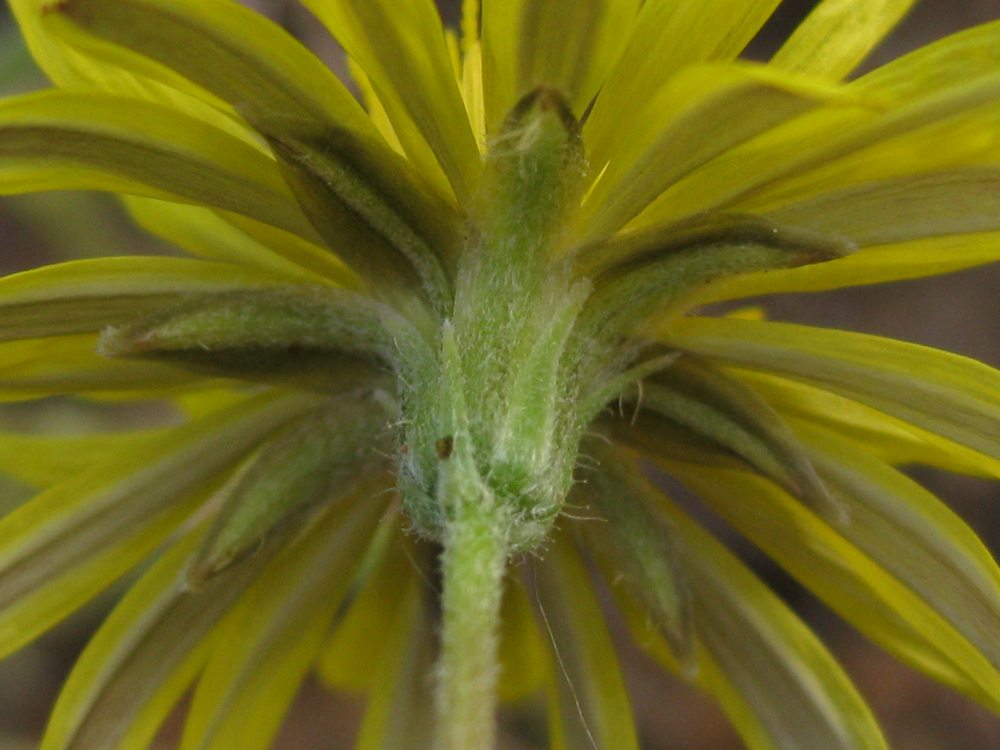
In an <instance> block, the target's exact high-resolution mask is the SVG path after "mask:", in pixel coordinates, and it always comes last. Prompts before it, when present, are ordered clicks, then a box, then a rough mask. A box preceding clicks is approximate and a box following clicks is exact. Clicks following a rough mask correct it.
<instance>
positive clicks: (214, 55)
mask: <svg viewBox="0 0 1000 750" xmlns="http://www.w3.org/2000/svg"><path fill="white" fill-rule="evenodd" d="M43 24H45V25H48V26H50V27H51V29H52V31H53V32H55V33H57V34H58V35H60V36H61V37H63V38H65V39H66V40H67V41H68V42H70V43H71V44H73V45H74V46H76V47H78V48H80V49H82V50H84V51H85V52H86V53H87V54H89V55H91V56H92V57H94V58H100V59H106V60H110V61H112V62H114V63H116V64H118V65H121V67H123V68H125V69H129V70H137V71H142V72H143V73H144V74H146V75H148V76H150V77H155V76H157V75H161V74H162V73H161V71H162V67H161V66H166V67H168V68H170V69H172V70H174V71H176V72H177V73H179V74H180V75H181V76H183V77H184V78H186V79H188V80H190V81H193V82H195V83H197V84H198V85H200V86H203V87H204V88H205V89H206V90H208V91H210V92H212V94H214V95H215V96H217V97H219V99H221V100H223V101H226V102H228V103H230V104H231V105H232V106H233V107H234V108H235V109H236V110H237V111H238V112H240V113H241V114H242V115H243V116H244V118H246V119H247V120H248V121H250V122H251V124H254V125H259V124H260V123H267V124H269V125H270V126H271V127H272V128H274V127H278V126H279V124H280V123H281V122H282V121H289V122H293V123H296V124H297V125H302V124H304V123H315V124H316V125H327V126H329V125H336V126H338V127H341V128H346V129H348V130H351V131H353V132H357V133H359V134H361V135H373V134H374V133H373V129H372V126H371V123H370V122H369V121H368V119H367V118H366V117H365V116H364V112H363V111H362V110H361V107H359V106H358V102H357V101H356V100H355V99H354V97H352V96H351V94H350V93H349V92H348V91H347V89H346V87H345V86H344V85H343V83H341V82H340V80H339V79H338V78H337V77H336V76H334V75H333V73H332V72H330V70H329V69H328V68H326V66H324V65H323V64H322V63H321V62H320V61H319V59H318V58H316V57H315V56H314V55H313V54H312V53H310V52H309V51H308V50H307V49H306V48H305V47H303V46H302V45H301V44H300V43H299V42H297V41H296V40H295V39H294V38H293V37H292V36H291V35H290V34H288V33H287V32H285V31H284V30H283V29H282V28H281V27H280V26H278V25H277V24H275V23H273V22H272V21H270V20H268V19H267V18H265V17H264V16H262V15H260V14H259V13H255V12H253V11H251V10H249V9H248V8H246V7H244V6H242V5H240V4H239V3H237V2H234V1H233V0H117V2H115V3H114V4H113V5H109V4H108V3H106V2H103V0H63V1H62V2H59V3H57V4H55V5H53V6H52V8H51V10H50V12H49V13H47V14H46V15H45V18H44V21H43ZM191 50H198V54H197V55H191V54H189V52H190V51H191ZM150 60H155V61H157V63H159V65H156V64H151V63H150Z"/></svg>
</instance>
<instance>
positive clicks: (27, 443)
mask: <svg viewBox="0 0 1000 750" xmlns="http://www.w3.org/2000/svg"><path fill="white" fill-rule="evenodd" d="M163 435H164V430H163V429H155V430H133V431H129V432H109V433H97V434H87V435H38V434H24V433H14V432H0V472H2V473H3V474H4V476H8V477H13V478H14V479H17V480H18V481H20V482H24V483H25V484H28V485H30V486H32V487H35V488H38V489H47V488H49V487H52V486H53V485H55V484H59V483H60V482H63V481H65V480H66V479H67V478H68V477H71V476H74V475H76V474H82V473H83V472H85V471H86V470H88V469H89V468H90V467H92V466H93V465H94V464H96V463H100V462H101V461H104V460H106V459H107V457H108V456H110V455H114V454H115V453H116V452H119V451H122V450H124V449H125V448H128V447H142V446H146V445H149V444H151V443H152V442H154V441H156V440H158V439H160V438H161V437H162V436H163Z"/></svg>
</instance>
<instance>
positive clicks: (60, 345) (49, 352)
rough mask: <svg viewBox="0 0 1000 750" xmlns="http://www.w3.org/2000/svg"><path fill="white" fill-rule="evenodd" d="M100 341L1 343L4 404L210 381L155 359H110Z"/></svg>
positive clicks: (87, 338) (0, 389) (58, 338)
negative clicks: (102, 351)
mask: <svg viewBox="0 0 1000 750" xmlns="http://www.w3.org/2000/svg"><path fill="white" fill-rule="evenodd" d="M96 346H97V338H96V337H95V336H94V335H92V334H80V335H73V336H54V337H51V338H46V339H25V340H23V341H9V342H4V343H0V363H2V364H0V403H3V402H9V401H22V400H25V399H33V398H40V397H42V396H56V395H66V394H88V395H104V396H114V397H120V396H122V395H126V394H129V395H131V394H134V393H141V394H143V395H148V394H149V393H157V394H159V395H163V394H164V393H169V392H171V391H174V390H177V389H183V388H190V387H192V386H201V385H204V384H205V383H207V382H209V381H206V380H205V379H204V378H203V377H201V376H198V375H191V374H188V373H186V372H184V371H182V370H178V369H177V368H175V367H170V366H167V365H162V364H158V363H156V362H126V361H122V360H112V359H108V358H106V357H102V356H100V355H99V354H97V352H96V351H95V349H96Z"/></svg>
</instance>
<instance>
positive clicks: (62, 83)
mask: <svg viewBox="0 0 1000 750" xmlns="http://www.w3.org/2000/svg"><path fill="white" fill-rule="evenodd" d="M52 4H53V3H52V1H51V0H11V3H10V7H11V9H12V10H13V11H14V16H15V18H16V19H17V22H18V25H19V26H20V28H21V33H22V35H23V36H24V38H25V40H26V41H27V43H28V47H29V48H30V49H31V53H32V55H33V56H34V58H35V61H36V62H37V63H38V65H39V66H40V67H41V68H42V70H44V71H45V73H46V75H47V76H48V77H49V78H50V79H51V81H52V82H53V83H54V84H55V85H56V86H59V87H62V88H70V89H84V90H93V91H103V92H105V93H109V94H117V95H120V96H125V97H130V98H133V99H138V100H140V101H151V102H157V103H159V104H164V105H167V106H169V107H171V108H172V109H176V110H177V111H180V112H184V113H186V114H188V115H190V116H192V117H196V118H198V119H200V120H203V121H205V122H207V123H210V124H212V125H214V126H215V127H217V128H220V129H222V130H224V131H226V132H227V133H229V134H230V135H232V136H235V137H236V138H239V139H241V140H243V141H245V142H247V143H256V142H257V139H256V138H255V137H254V135H253V133H252V132H251V131H250V129H249V128H247V127H246V126H245V125H244V124H242V123H241V122H239V121H238V120H237V119H236V118H235V117H233V115H232V113H231V112H229V111H227V108H225V106H224V105H222V103H221V102H220V101H218V100H217V99H214V98H211V97H206V96H205V94H204V92H202V91H194V90H192V87H190V86H188V85H186V83H185V81H183V79H180V78H179V77H176V76H175V77H174V78H172V79H169V82H168V83H161V82H160V81H156V80H152V79H150V78H147V77H145V76H143V75H140V74H138V73H137V72H136V71H135V70H130V69H128V68H122V67H119V66H117V65H111V64H108V63H106V62H102V61H100V60H95V59H94V58H91V57H89V56H88V55H86V54H84V53H81V52H80V51H78V50H75V49H73V48H72V47H70V46H69V45H68V44H66V43H65V42H64V41H63V40H61V39H58V38H56V37H54V36H53V35H52V34H51V33H50V30H49V29H48V28H47V27H46V26H45V24H44V19H45V16H46V15H47V13H48V11H47V9H48V8H49V7H50V6H51V5H52ZM220 107H222V108H221V109H220Z"/></svg>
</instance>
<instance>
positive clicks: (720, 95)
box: [579, 64, 843, 240]
mask: <svg viewBox="0 0 1000 750" xmlns="http://www.w3.org/2000/svg"><path fill="white" fill-rule="evenodd" d="M838 98H843V93H842V92H841V91H840V90H838V89H837V88H834V87H825V86H822V85H819V84H816V83H813V82H812V81H809V80H807V79H799V78H795V77H793V76H789V75H786V74H783V73H780V72H776V71H773V70H770V69H768V68H767V67H765V66H754V65H751V64H740V65H725V66H723V65H700V66H696V67H691V68H687V69H685V70H683V71H681V72H679V73H678V74H677V75H675V76H673V77H672V78H671V79H670V80H669V81H668V82H667V83H666V84H665V85H664V86H663V87H662V88H660V89H659V90H658V91H657V92H656V93H655V94H653V95H651V96H649V97H647V99H646V100H644V101H643V103H642V104H641V107H640V105H638V104H636V105H633V106H635V107H639V111H638V112H636V113H635V116H634V117H632V118H629V119H630V130H629V134H628V138H625V139H622V140H620V141H618V142H616V143H615V149H614V152H613V153H612V154H609V156H608V159H609V161H607V166H606V167H605V161H602V160H601V159H602V158H604V157H602V156H601V155H600V154H599V153H594V154H593V156H592V158H594V159H595V161H594V167H595V169H599V170H601V169H603V171H602V172H601V175H600V178H599V179H598V181H597V183H596V184H595V185H594V186H593V187H592V188H591V191H590V192H589V193H588V195H587V198H586V201H585V203H584V207H583V220H582V221H583V226H582V227H581V229H580V230H579V232H580V234H581V235H582V236H583V237H585V238H586V239H589V240H593V239H595V238H602V237H605V236H607V235H609V234H612V233H613V232H615V231H617V230H618V229H619V228H621V227H622V226H624V225H625V224H626V223H627V222H628V221H629V220H631V219H632V218H634V217H635V216H637V215H638V214H639V213H640V212H641V211H642V210H643V209H645V208H646V207H647V206H648V205H649V204H650V203H651V202H652V201H653V200H654V199H655V198H656V197H657V196H659V195H660V194H661V193H663V191H664V190H666V189H667V188H668V187H670V186H671V185H672V184H673V183H675V182H677V181H678V180H679V179H681V178H683V177H685V176H686V175H688V174H690V173H691V172H694V171H695V170H697V169H698V168H699V167H700V166H702V165H703V164H705V163H707V162H710V161H711V160H712V159H714V158H715V157H717V156H719V155H720V154H723V153H725V152H727V151H729V150H730V149H732V148H734V147H735V146H737V145H739V144H741V143H744V142H746V141H749V140H750V139H752V138H753V137H754V136H757V135H759V134H760V133H762V132H764V131H767V130H769V129H771V128H774V127H775V126H777V125H779V124H780V123H783V122H785V121H788V120H791V119H793V118H794V117H796V116H797V115H800V114H802V113H803V112H805V111H807V110H808V109H811V108H813V107H816V106H818V105H819V104H821V103H823V102H829V101H831V100H832V101H834V102H836V100H837V99H838Z"/></svg>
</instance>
